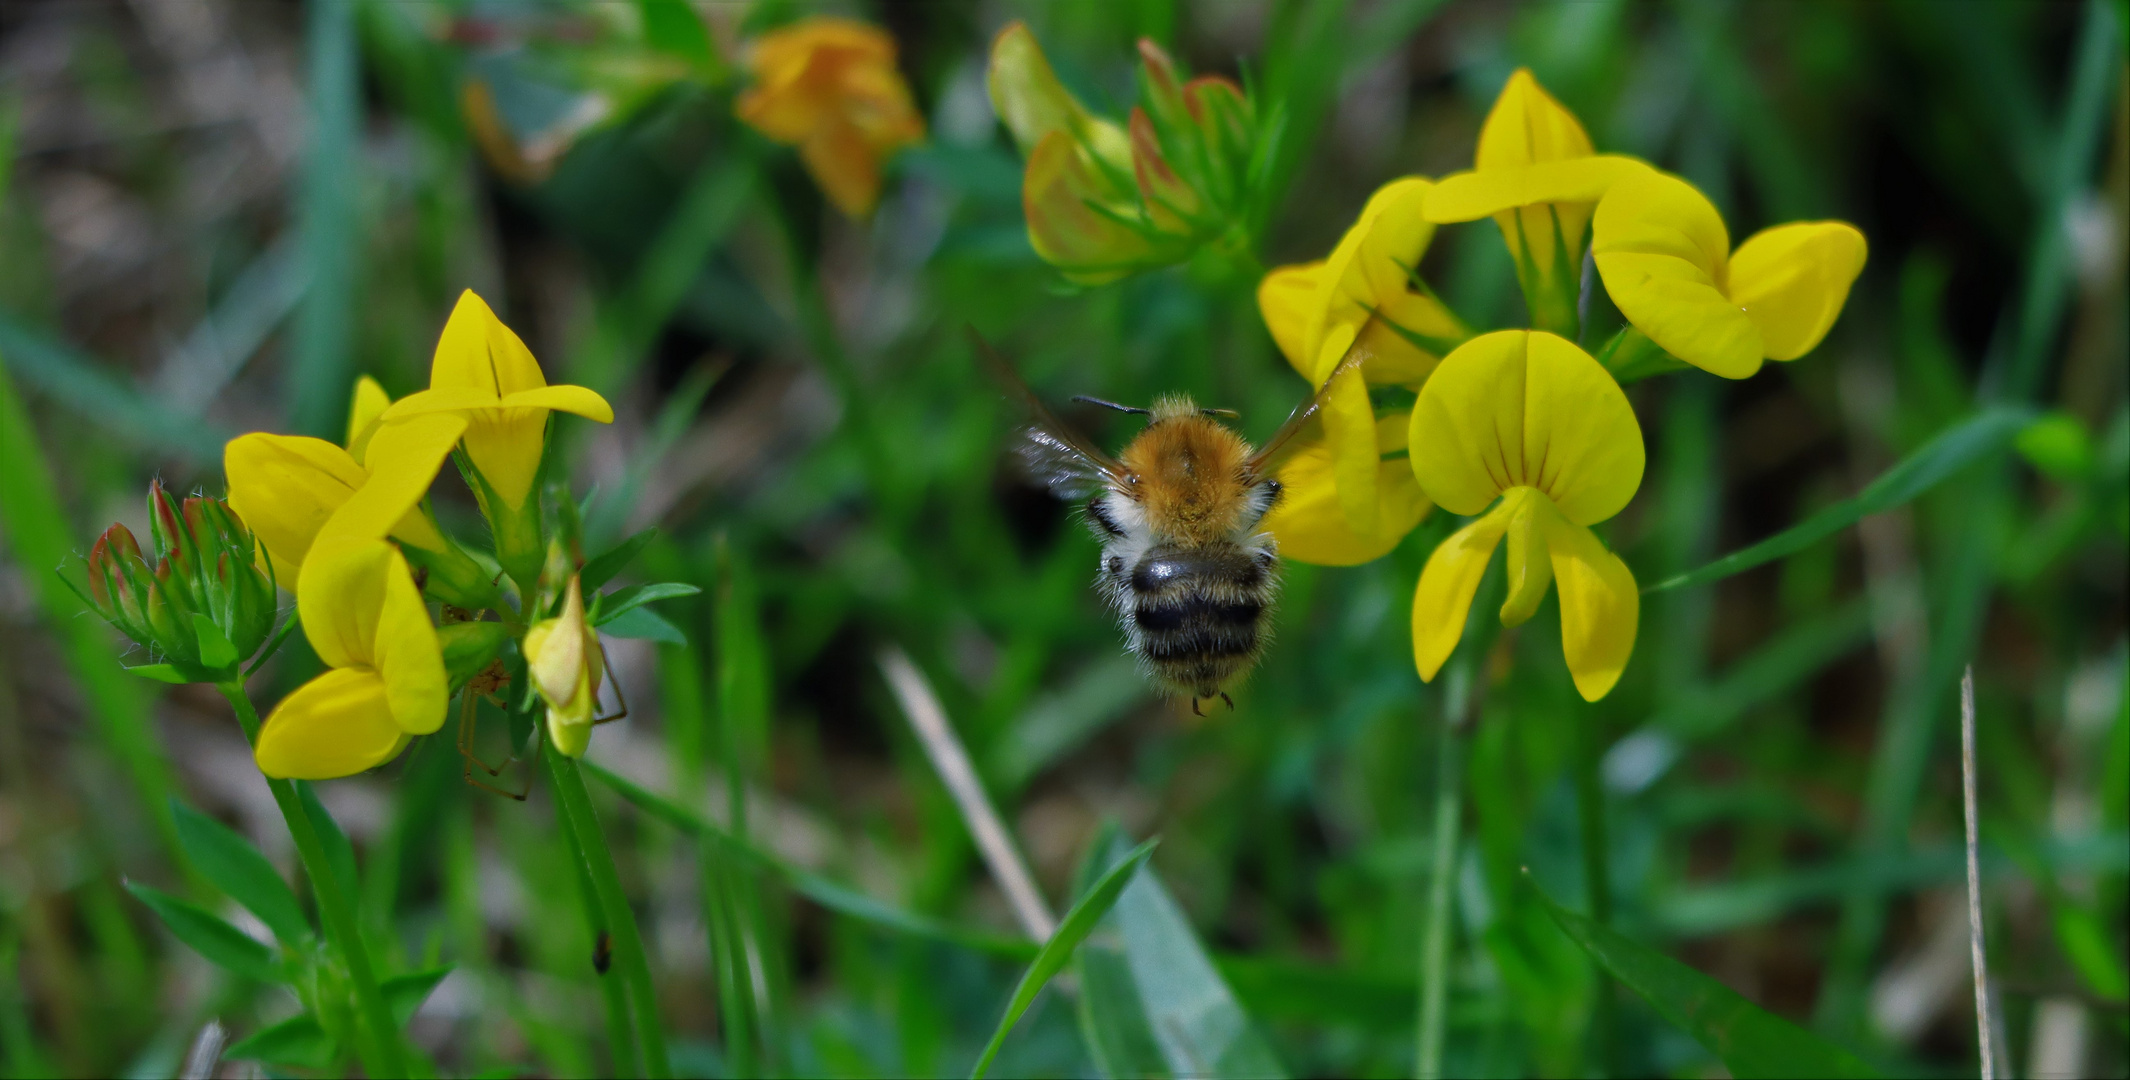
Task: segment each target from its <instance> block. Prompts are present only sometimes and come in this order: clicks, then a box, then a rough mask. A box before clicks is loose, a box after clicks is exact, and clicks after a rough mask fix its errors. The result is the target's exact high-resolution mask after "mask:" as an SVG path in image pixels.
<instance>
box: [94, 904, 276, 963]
mask: <svg viewBox="0 0 2130 1080" xmlns="http://www.w3.org/2000/svg"><path fill="white" fill-rule="evenodd" d="M126 891H127V892H130V893H132V894H133V895H134V896H135V897H137V898H139V900H140V902H141V903H143V904H146V905H148V908H149V910H151V911H154V912H155V915H156V917H157V918H159V919H161V920H163V925H164V926H166V927H168V928H169V930H170V933H171V934H172V935H174V936H175V937H176V938H177V939H178V940H179V941H182V942H184V943H185V944H186V945H187V946H189V947H190V948H191V949H192V951H193V952H196V953H199V954H200V955H201V956H204V957H206V958H207V959H208V960H209V961H211V962H212V963H214V964H215V965H216V966H218V967H221V968H224V969H226V970H228V971H231V972H234V973H236V974H238V975H242V976H244V977H245V978H247V979H256V980H258V981H260V982H279V981H281V978H282V976H281V970H280V967H279V965H277V964H275V963H274V954H273V953H272V952H270V951H268V950H267V948H266V946H264V945H261V944H259V943H258V942H256V941H253V940H252V939H251V938H249V937H247V936H245V933H244V931H242V930H239V929H237V928H236V927H234V926H231V925H229V923H227V922H225V921H223V919H222V918H221V916H218V915H216V914H214V913H213V912H211V911H208V910H207V909H206V908H203V907H200V906H199V905H198V904H195V903H193V902H191V901H189V900H180V899H178V898H177V897H175V896H172V895H170V894H169V893H166V892H163V891H162V890H160V889H154V888H150V887H149V886H146V885H140V884H136V883H134V882H131V881H128V882H126Z"/></svg>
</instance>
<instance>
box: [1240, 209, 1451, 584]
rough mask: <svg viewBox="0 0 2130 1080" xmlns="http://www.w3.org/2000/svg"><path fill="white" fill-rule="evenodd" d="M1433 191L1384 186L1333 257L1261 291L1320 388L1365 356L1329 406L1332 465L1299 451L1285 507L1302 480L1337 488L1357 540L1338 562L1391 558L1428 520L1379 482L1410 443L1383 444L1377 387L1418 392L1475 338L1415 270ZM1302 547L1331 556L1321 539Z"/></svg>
mask: <svg viewBox="0 0 2130 1080" xmlns="http://www.w3.org/2000/svg"><path fill="white" fill-rule="evenodd" d="M1431 187H1432V185H1431V184H1430V182H1429V181H1428V180H1426V179H1425V178H1422V177H1406V178H1404V179H1400V180H1394V181H1392V182H1390V183H1389V184H1386V185H1384V186H1383V187H1382V188H1380V189H1378V190H1377V191H1376V193H1375V195H1373V196H1372V197H1371V198H1370V199H1369V200H1368V204H1367V206H1366V207H1364V208H1363V209H1362V211H1361V216H1360V218H1359V219H1358V220H1356V221H1355V222H1354V224H1353V227H1352V228H1350V229H1348V230H1347V231H1346V234H1345V236H1343V237H1341V238H1340V240H1339V244H1338V246H1337V247H1336V248H1334V249H1333V250H1332V253H1331V255H1330V257H1328V258H1326V259H1323V260H1321V261H1318V262H1312V263H1303V264H1299V265H1294V266H1282V267H1280V268H1278V269H1276V270H1274V271H1272V272H1271V273H1269V274H1267V275H1265V278H1264V280H1263V281H1262V282H1261V283H1260V284H1259V285H1258V290H1257V301H1258V310H1259V311H1260V313H1262V314H1263V316H1264V319H1265V325H1266V327H1267V328H1268V329H1270V330H1271V332H1272V339H1273V341H1274V342H1275V343H1277V344H1278V346H1279V349H1280V352H1281V354H1282V355H1284V356H1286V358H1287V362H1288V363H1289V364H1291V365H1292V366H1293V367H1294V369H1295V370H1296V371H1297V372H1299V373H1301V375H1302V377H1303V378H1305V379H1308V380H1309V382H1310V384H1311V385H1312V386H1319V387H1321V386H1324V384H1325V381H1326V380H1327V379H1332V378H1333V376H1334V373H1337V372H1339V371H1340V364H1342V363H1344V362H1345V361H1346V360H1347V358H1348V357H1349V356H1358V357H1359V359H1360V363H1359V365H1358V366H1357V367H1352V366H1349V367H1348V368H1347V369H1346V371H1345V372H1343V373H1340V374H1338V375H1337V378H1336V381H1335V382H1334V383H1333V385H1331V386H1330V387H1329V389H1328V391H1327V392H1326V393H1325V395H1324V398H1323V400H1322V404H1321V413H1320V415H1321V416H1322V423H1323V428H1324V446H1325V453H1324V454H1323V455H1322V457H1321V463H1320V459H1319V458H1318V457H1316V456H1312V455H1298V456H1297V458H1296V460H1295V461H1293V462H1291V463H1290V464H1289V466H1288V468H1289V469H1292V470H1295V475H1294V477H1293V478H1292V480H1291V481H1290V480H1289V478H1287V477H1285V476H1283V477H1282V482H1283V483H1286V484H1288V491H1287V493H1286V495H1285V496H1284V498H1283V501H1285V502H1293V503H1297V504H1298V503H1299V502H1301V501H1304V499H1305V498H1306V495H1305V493H1303V492H1297V491H1295V490H1294V484H1295V482H1301V483H1304V484H1307V483H1312V482H1317V481H1319V480H1328V481H1330V482H1331V483H1332V484H1333V485H1334V486H1335V487H1336V492H1337V498H1336V501H1335V503H1332V504H1328V506H1327V508H1330V507H1336V509H1337V512H1338V513H1339V514H1340V515H1341V516H1342V518H1343V519H1344V520H1343V528H1338V529H1336V535H1340V536H1343V537H1345V538H1346V541H1345V542H1342V543H1340V544H1339V545H1337V550H1339V551H1341V552H1343V555H1342V556H1341V557H1340V558H1338V559H1337V560H1336V561H1337V562H1339V563H1347V562H1353V561H1363V562H1365V561H1367V560H1366V559H1360V558H1358V557H1357V556H1358V555H1359V554H1360V553H1361V552H1363V551H1368V550H1375V549H1378V548H1380V549H1381V550H1380V551H1377V554H1381V553H1382V551H1387V550H1389V548H1390V547H1392V546H1395V545H1396V544H1397V542H1398V540H1399V539H1400V538H1402V537H1403V536H1404V535H1405V533H1406V532H1408V531H1410V530H1411V529H1412V527H1413V525H1414V524H1416V523H1417V522H1418V521H1419V519H1420V516H1422V515H1424V514H1425V513H1426V508H1425V507H1426V504H1425V500H1419V501H1417V502H1416V501H1415V499H1414V497H1413V496H1414V493H1413V492H1409V491H1406V490H1403V489H1401V488H1399V487H1396V486H1386V485H1385V484H1383V483H1382V482H1380V480H1379V477H1380V476H1382V475H1384V469H1383V455H1384V454H1386V453H1391V452H1394V451H1395V450H1397V449H1402V447H1403V442H1404V438H1403V435H1402V434H1401V435H1400V436H1399V437H1398V439H1397V445H1396V446H1393V445H1391V444H1390V443H1389V442H1387V441H1385V440H1384V439H1383V438H1380V437H1379V434H1378V433H1379V430H1380V429H1381V425H1380V424H1379V423H1378V418H1377V417H1376V414H1375V407H1374V405H1373V404H1372V403H1371V401H1370V398H1369V393H1368V386H1369V385H1371V384H1373V385H1378V386H1384V385H1400V386H1409V387H1417V386H1419V385H1420V384H1421V383H1423V382H1425V381H1426V380H1427V377H1428V375H1429V373H1430V372H1432V371H1433V370H1434V369H1435V365H1436V363H1438V362H1439V361H1440V360H1441V358H1442V356H1443V354H1444V353H1447V352H1449V351H1450V350H1451V349H1453V348H1455V347H1456V346H1457V345H1458V344H1459V343H1461V342H1463V341H1464V340H1465V339H1466V338H1469V337H1470V336H1471V331H1470V330H1469V329H1468V328H1467V327H1466V326H1465V324H1464V322H1463V320H1461V319H1459V318H1458V317H1457V316H1456V315H1455V314H1454V313H1452V312H1451V311H1450V310H1449V308H1448V307H1446V306H1444V304H1443V303H1442V301H1441V300H1440V299H1439V298H1437V297H1436V296H1435V293H1434V291H1433V290H1432V289H1430V288H1428V286H1427V284H1426V282H1424V281H1422V280H1421V279H1420V277H1419V274H1418V273H1417V271H1416V267H1417V266H1418V265H1419V262H1420V259H1421V257H1422V256H1423V255H1425V254H1426V253H1427V246H1428V243H1429V241H1430V240H1431V239H1432V238H1433V236H1434V231H1435V227H1434V226H1433V225H1431V224H1429V223H1428V221H1427V219H1426V218H1425V217H1424V216H1423V214H1422V212H1421V211H1422V207H1423V206H1424V205H1425V203H1426V200H1427V197H1428V192H1429V190H1430V189H1431ZM1401 416H1402V414H1401ZM1276 519H1277V520H1279V521H1281V522H1283V523H1285V524H1287V526H1288V528H1289V530H1290V531H1293V530H1294V529H1295V528H1297V527H1298V526H1299V525H1300V519H1299V518H1298V517H1297V516H1296V515H1295V514H1293V513H1288V514H1284V515H1277V518H1276ZM1311 528H1312V529H1315V530H1320V533H1319V535H1318V536H1317V537H1316V539H1317V540H1326V539H1329V538H1330V537H1331V536H1332V535H1334V532H1331V531H1323V530H1334V528H1335V527H1334V526H1333V525H1332V524H1331V523H1328V522H1312V525H1311ZM1275 535H1279V533H1278V532H1277V531H1275ZM1280 539H1281V544H1282V550H1283V552H1285V553H1287V554H1289V555H1291V556H1293V557H1295V558H1300V559H1302V561H1304V562H1311V561H1316V560H1313V559H1310V558H1308V557H1307V556H1305V555H1301V554H1296V553H1295V551H1294V550H1291V549H1290V547H1289V545H1288V544H1287V537H1286V536H1281V537H1280ZM1299 550H1300V551H1304V552H1310V551H1315V552H1319V553H1326V552H1325V549H1324V548H1323V547H1322V546H1321V545H1320V544H1318V543H1316V542H1313V541H1305V542H1304V543H1303V544H1302V546H1301V548H1300V549H1299ZM1373 557H1374V556H1370V558H1373Z"/></svg>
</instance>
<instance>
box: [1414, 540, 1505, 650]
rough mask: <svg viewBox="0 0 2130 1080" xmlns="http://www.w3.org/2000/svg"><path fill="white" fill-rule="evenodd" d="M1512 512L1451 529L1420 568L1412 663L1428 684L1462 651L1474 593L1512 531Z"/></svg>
mask: <svg viewBox="0 0 2130 1080" xmlns="http://www.w3.org/2000/svg"><path fill="white" fill-rule="evenodd" d="M1508 524H1509V520H1508V515H1507V514H1505V513H1502V512H1501V511H1500V510H1498V509H1497V510H1496V511H1495V512H1494V513H1491V514H1488V515H1487V516H1485V517H1483V518H1480V519H1479V520H1478V521H1475V522H1472V523H1471V524H1470V525H1466V526H1465V527H1464V528H1462V529H1459V530H1457V531H1456V532H1454V533H1451V534H1450V536H1449V539H1447V540H1444V541H1443V542H1442V543H1441V544H1440V545H1438V546H1436V548H1435V552H1434V554H1432V555H1429V556H1428V557H1427V566H1426V567H1425V568H1423V569H1422V570H1421V571H1420V585H1419V587H1418V588H1417V589H1415V590H1414V592H1413V664H1414V666H1415V667H1417V668H1419V669H1420V678H1421V680H1422V681H1424V682H1433V681H1434V678H1435V673H1436V672H1438V671H1441V670H1442V665H1443V662H1444V661H1446V660H1448V659H1449V658H1450V653H1452V652H1455V651H1456V649H1457V639H1458V638H1461V637H1463V636H1464V621H1465V616H1466V615H1468V614H1470V612H1471V610H1472V595H1473V594H1474V593H1477V592H1478V591H1479V579H1480V578H1481V577H1482V576H1484V575H1485V574H1486V570H1487V560H1488V559H1489V558H1491V557H1492V556H1493V554H1494V547H1495V545H1497V544H1499V543H1501V537H1502V533H1503V532H1505V531H1506V530H1507V529H1508Z"/></svg>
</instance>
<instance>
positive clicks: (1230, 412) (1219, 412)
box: [1198, 409, 1242, 420]
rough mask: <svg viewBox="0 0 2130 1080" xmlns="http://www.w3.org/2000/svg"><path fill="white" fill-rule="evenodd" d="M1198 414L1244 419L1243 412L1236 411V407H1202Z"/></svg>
mask: <svg viewBox="0 0 2130 1080" xmlns="http://www.w3.org/2000/svg"><path fill="white" fill-rule="evenodd" d="M1198 415H1200V416H1218V417H1222V418H1225V419H1228V420H1240V419H1242V414H1241V413H1239V412H1236V411H1235V410H1234V409H1200V410H1198Z"/></svg>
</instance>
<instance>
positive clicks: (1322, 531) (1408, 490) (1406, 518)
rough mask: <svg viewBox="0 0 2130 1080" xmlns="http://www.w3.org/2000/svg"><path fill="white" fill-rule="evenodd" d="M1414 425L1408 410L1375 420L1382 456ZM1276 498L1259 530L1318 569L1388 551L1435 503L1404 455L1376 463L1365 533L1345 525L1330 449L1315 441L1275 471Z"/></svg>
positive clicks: (1402, 446) (1287, 554)
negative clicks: (1371, 514) (1372, 508)
mask: <svg viewBox="0 0 2130 1080" xmlns="http://www.w3.org/2000/svg"><path fill="white" fill-rule="evenodd" d="M1411 426H1412V421H1411V417H1410V416H1409V414H1408V412H1407V411H1406V410H1402V409H1401V410H1398V411H1396V412H1392V413H1388V414H1385V415H1384V416H1382V417H1380V418H1379V419H1377V420H1376V445H1377V446H1378V447H1380V448H1381V449H1382V451H1383V452H1384V453H1385V454H1394V453H1397V452H1398V451H1401V450H1404V449H1405V440H1406V436H1407V433H1408V431H1409V429H1410V428H1411ZM1279 482H1280V496H1279V501H1278V502H1276V503H1274V504H1273V506H1272V512H1271V513H1268V514H1266V515H1265V518H1264V521H1262V522H1261V523H1259V526H1258V527H1259V528H1261V529H1263V530H1264V531H1266V532H1268V533H1271V534H1272V535H1273V536H1274V537H1275V538H1277V539H1278V540H1279V553H1280V554H1281V555H1282V556H1284V557H1286V558H1289V559H1293V560H1295V561H1296V562H1305V563H1311V564H1314V565H1316V566H1359V565H1360V564H1362V563H1365V562H1373V561H1375V560H1376V559H1380V558H1382V557H1383V556H1385V555H1387V554H1389V553H1390V550H1391V549H1392V548H1395V547H1397V546H1398V541H1400V540H1403V539H1405V535H1406V534H1407V533H1409V532H1412V531H1413V527H1414V526H1416V525H1418V524H1420V522H1421V521H1422V520H1424V519H1425V518H1426V517H1427V513H1428V511H1429V510H1431V509H1433V508H1434V504H1432V503H1430V502H1428V501H1427V496H1426V495H1425V494H1423V493H1422V492H1421V491H1420V483H1419V481H1417V480H1415V479H1414V478H1413V470H1412V466H1410V465H1408V464H1407V463H1406V462H1405V460H1404V459H1403V458H1402V457H1391V458H1384V459H1382V460H1380V461H1378V462H1377V465H1376V489H1375V491H1376V518H1375V527H1374V528H1373V529H1372V530H1371V531H1369V532H1365V533H1364V532H1358V531H1356V530H1355V529H1354V528H1353V526H1351V525H1349V524H1347V521H1346V512H1345V511H1344V510H1342V509H1340V507H1339V486H1338V481H1337V480H1336V479H1335V478H1334V476H1333V467H1332V460H1331V446H1330V444H1329V443H1327V442H1325V441H1323V440H1314V441H1311V442H1309V443H1307V444H1305V445H1304V446H1303V447H1302V448H1301V449H1299V450H1297V451H1295V452H1294V456H1293V457H1290V458H1288V459H1287V462H1286V463H1285V464H1284V465H1281V466H1280V469H1279Z"/></svg>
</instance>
